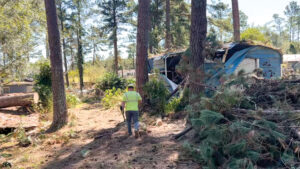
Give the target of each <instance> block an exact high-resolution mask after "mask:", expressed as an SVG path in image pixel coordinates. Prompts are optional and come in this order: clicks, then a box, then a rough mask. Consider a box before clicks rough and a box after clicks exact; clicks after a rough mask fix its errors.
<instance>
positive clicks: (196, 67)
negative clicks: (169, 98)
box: [189, 0, 207, 95]
mask: <svg viewBox="0 0 300 169" xmlns="http://www.w3.org/2000/svg"><path fill="white" fill-rule="evenodd" d="M206 6H207V1H206V0H192V16H191V17H192V18H191V35H190V36H191V38H190V46H191V57H190V60H189V62H190V66H191V68H192V70H193V71H192V72H190V83H191V85H190V87H191V91H192V93H194V94H197V95H198V94H200V93H201V92H203V90H204V87H203V86H201V85H198V84H199V83H203V80H204V59H205V41H206V34H207V17H206Z"/></svg>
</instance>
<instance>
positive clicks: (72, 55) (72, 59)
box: [70, 42, 75, 70]
mask: <svg viewBox="0 0 300 169" xmlns="http://www.w3.org/2000/svg"><path fill="white" fill-rule="evenodd" d="M70 54H71V70H74V65H75V63H74V62H75V57H74V53H73V47H72V42H70Z"/></svg>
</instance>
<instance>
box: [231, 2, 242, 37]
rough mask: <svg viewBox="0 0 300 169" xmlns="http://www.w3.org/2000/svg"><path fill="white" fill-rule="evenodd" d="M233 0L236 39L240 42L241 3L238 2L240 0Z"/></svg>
mask: <svg viewBox="0 0 300 169" xmlns="http://www.w3.org/2000/svg"><path fill="white" fill-rule="evenodd" d="M231 1H232V16H233V32H234V33H233V34H234V41H235V42H238V41H240V39H241V33H240V14H239V4H238V0H231Z"/></svg>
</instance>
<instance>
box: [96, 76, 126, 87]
mask: <svg viewBox="0 0 300 169" xmlns="http://www.w3.org/2000/svg"><path fill="white" fill-rule="evenodd" d="M126 85H127V82H126V79H124V78H120V77H119V76H118V75H116V74H114V73H108V74H106V75H105V76H104V78H103V79H102V80H101V81H100V82H99V83H98V84H97V86H96V88H98V89H100V90H102V91H106V90H111V89H113V88H115V89H121V90H124V89H125V88H126Z"/></svg>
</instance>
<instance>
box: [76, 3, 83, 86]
mask: <svg viewBox="0 0 300 169" xmlns="http://www.w3.org/2000/svg"><path fill="white" fill-rule="evenodd" d="M77 8H78V9H77V10H78V11H77V12H78V13H77V15H78V23H77V44H78V50H77V68H78V71H79V81H80V82H79V83H80V84H79V85H80V91H81V92H82V90H83V88H84V83H83V51H82V41H81V35H82V25H81V6H80V2H79V1H77Z"/></svg>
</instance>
